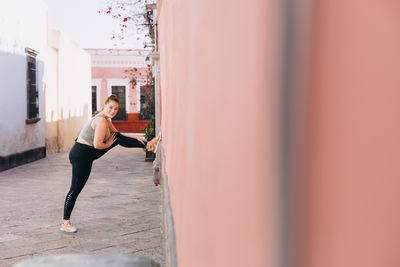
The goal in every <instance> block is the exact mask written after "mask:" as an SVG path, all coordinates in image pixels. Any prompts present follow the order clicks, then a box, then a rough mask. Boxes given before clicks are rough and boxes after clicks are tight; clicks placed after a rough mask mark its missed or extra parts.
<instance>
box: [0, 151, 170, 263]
mask: <svg viewBox="0 0 400 267" xmlns="http://www.w3.org/2000/svg"><path fill="white" fill-rule="evenodd" d="M144 156H145V154H144V151H143V150H141V149H138V148H134V149H128V148H123V147H119V146H118V147H115V148H113V149H112V150H111V151H109V152H108V153H107V154H106V155H104V156H103V157H102V158H100V159H98V160H97V161H95V162H94V164H93V169H92V173H91V176H90V178H89V180H88V182H87V184H86V186H85V188H84V189H83V191H82V192H81V194H80V195H79V197H78V200H77V202H76V205H75V208H74V211H73V213H72V216H71V221H72V222H73V223H74V225H75V226H76V227H77V228H78V232H77V233H74V234H71V233H65V232H61V231H60V230H59V226H60V223H61V221H62V214H63V205H64V198H65V195H66V193H67V192H68V189H69V185H70V181H71V165H70V163H69V161H68V152H61V153H57V154H53V155H49V156H47V157H46V158H44V159H42V160H39V161H35V162H32V163H29V164H26V165H23V166H20V167H17V168H14V169H10V170H7V171H4V172H0V266H11V265H13V264H14V263H16V262H19V261H21V260H24V259H26V258H29V257H32V256H38V255H54V254H70V253H134V254H138V255H141V256H144V257H147V258H150V259H152V260H154V261H156V262H158V263H160V264H161V266H164V255H163V247H162V244H163V242H162V235H161V228H160V227H161V191H160V190H161V189H160V187H155V186H154V184H153V180H152V172H153V171H152V163H151V162H145V161H144Z"/></svg>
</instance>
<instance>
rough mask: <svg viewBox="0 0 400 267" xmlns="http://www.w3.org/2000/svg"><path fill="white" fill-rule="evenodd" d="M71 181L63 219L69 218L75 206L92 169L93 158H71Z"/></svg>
mask: <svg viewBox="0 0 400 267" xmlns="http://www.w3.org/2000/svg"><path fill="white" fill-rule="evenodd" d="M71 164H72V182H71V187H70V189H69V192H68V194H67V196H66V197H65V204H64V220H69V218H70V217H71V213H72V210H73V208H74V206H75V202H76V199H77V198H78V195H79V193H80V192H81V191H82V189H83V187H84V186H85V184H86V182H87V180H88V178H89V175H90V171H91V170H92V164H93V160H90V159H89V160H84V159H83V158H79V159H73V160H72V162H71Z"/></svg>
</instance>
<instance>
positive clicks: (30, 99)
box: [25, 48, 40, 124]
mask: <svg viewBox="0 0 400 267" xmlns="http://www.w3.org/2000/svg"><path fill="white" fill-rule="evenodd" d="M25 52H26V58H27V68H26V69H27V75H26V86H27V103H28V114H27V115H28V119H27V120H26V123H27V124H29V123H36V122H38V121H39V120H40V118H39V91H38V86H37V83H36V82H37V79H36V75H37V69H36V56H37V55H38V54H39V52H37V51H35V50H33V49H30V48H26V49H25Z"/></svg>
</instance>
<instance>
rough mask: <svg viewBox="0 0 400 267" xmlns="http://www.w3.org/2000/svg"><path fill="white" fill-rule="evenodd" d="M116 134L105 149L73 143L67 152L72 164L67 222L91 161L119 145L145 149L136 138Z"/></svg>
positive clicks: (65, 208) (66, 214) (65, 207)
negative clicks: (112, 141) (111, 142)
mask: <svg viewBox="0 0 400 267" xmlns="http://www.w3.org/2000/svg"><path fill="white" fill-rule="evenodd" d="M115 134H116V141H115V142H114V143H113V144H112V145H111V146H110V147H108V148H106V149H96V148H94V147H93V146H89V145H85V144H81V143H78V142H75V144H74V145H73V146H72V148H71V151H70V152H69V161H70V162H71V164H72V182H71V188H70V189H69V192H68V194H67V196H66V197H65V204H64V220H69V218H70V217H71V213H72V209H73V208H74V206H75V201H76V199H77V198H78V195H79V193H80V192H81V191H82V189H83V187H84V186H85V184H86V181H87V180H88V178H89V175H90V171H91V169H92V164H93V161H94V160H96V159H98V158H100V157H101V156H103V155H104V154H105V153H106V152H107V151H109V150H110V149H111V148H113V147H115V146H117V145H121V146H123V147H141V148H145V147H146V142H145V144H142V143H141V142H140V141H139V140H137V139H136V138H131V137H127V136H124V135H122V134H120V133H118V132H116V133H115Z"/></svg>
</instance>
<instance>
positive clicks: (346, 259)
mask: <svg viewBox="0 0 400 267" xmlns="http://www.w3.org/2000/svg"><path fill="white" fill-rule="evenodd" d="M314 2H315V6H314V23H313V36H314V38H313V39H312V47H313V52H312V58H311V62H312V64H311V71H310V73H312V75H311V85H310V90H309V92H308V95H309V96H310V98H309V103H310V107H309V113H308V116H309V122H310V123H309V125H308V144H309V146H308V153H307V162H308V163H307V171H306V173H305V175H304V177H305V184H306V185H307V188H306V192H305V195H306V199H305V205H304V206H305V207H307V210H306V216H304V218H305V222H304V229H303V231H304V239H303V240H302V244H303V246H302V248H305V251H304V255H303V256H304V262H303V264H302V266H303V267H320V266H324V267H338V266H340V267H354V266H363V267H377V266H385V267H397V266H400V258H399V256H398V255H399V244H400V230H399V229H400V228H399V225H400V213H399V203H400V180H399V177H400V164H399V159H400V153H399V151H400V149H399V148H400V124H399V123H398V120H399V119H398V118H399V114H400V105H399V99H400V90H399V84H400V53H399V47H400V34H399V25H400V16H399V14H400V4H399V2H397V1H368V3H366V2H365V1H359V0H352V1H345V0H335V1H326V0H325V1H314Z"/></svg>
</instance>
